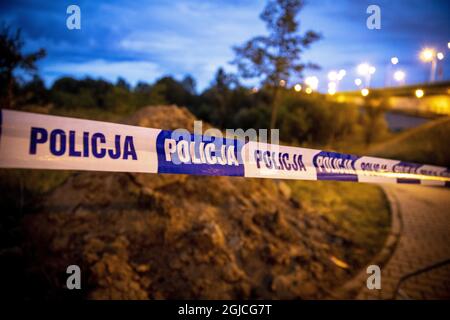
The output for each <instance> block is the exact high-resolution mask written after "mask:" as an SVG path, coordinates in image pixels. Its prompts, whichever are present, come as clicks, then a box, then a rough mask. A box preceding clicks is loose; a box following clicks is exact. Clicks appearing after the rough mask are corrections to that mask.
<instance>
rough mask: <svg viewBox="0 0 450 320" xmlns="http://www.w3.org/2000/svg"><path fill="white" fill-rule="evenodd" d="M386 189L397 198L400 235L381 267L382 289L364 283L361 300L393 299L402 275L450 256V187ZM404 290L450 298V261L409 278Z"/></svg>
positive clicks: (410, 293)
mask: <svg viewBox="0 0 450 320" xmlns="http://www.w3.org/2000/svg"><path fill="white" fill-rule="evenodd" d="M386 188H388V191H389V192H390V193H391V194H392V195H393V196H394V198H396V200H397V205H398V208H399V211H400V216H401V220H402V232H401V237H400V240H399V243H398V246H397V247H396V249H395V251H394V253H393V255H392V256H391V258H390V260H389V261H388V262H387V264H386V265H385V266H384V267H383V268H382V269H381V290H368V289H366V288H365V286H364V289H363V290H362V291H360V293H359V295H358V298H359V299H391V298H392V295H393V291H394V288H395V286H396V284H397V283H398V280H399V279H400V277H402V276H403V275H405V274H408V273H411V272H413V271H415V270H417V269H420V268H423V267H426V266H429V265H432V264H435V263H436V262H439V261H442V260H445V259H450V189H446V188H434V187H422V186H417V185H389V186H386ZM401 293H402V294H403V297H404V298H405V297H408V298H411V299H450V264H447V265H445V266H443V267H440V268H437V269H434V270H432V271H428V272H426V273H424V274H422V275H419V276H416V277H413V278H411V279H409V280H406V282H404V284H403V285H402V286H401ZM397 298H402V297H397Z"/></svg>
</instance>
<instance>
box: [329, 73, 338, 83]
mask: <svg viewBox="0 0 450 320" xmlns="http://www.w3.org/2000/svg"><path fill="white" fill-rule="evenodd" d="M337 78H338V73H337V72H336V71H330V72H328V80H330V81H336V80H337Z"/></svg>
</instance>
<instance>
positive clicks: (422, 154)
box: [368, 117, 450, 167]
mask: <svg viewBox="0 0 450 320" xmlns="http://www.w3.org/2000/svg"><path fill="white" fill-rule="evenodd" d="M449 137H450V117H446V118H440V119H437V120H433V121H429V122H427V123H425V124H423V125H421V126H419V127H416V128H413V129H410V130H408V131H405V132H403V133H400V134H398V135H396V136H395V137H394V138H392V139H390V140H388V141H386V142H382V143H378V144H376V145H374V146H373V147H371V148H370V149H369V151H368V154H369V155H373V156H377V157H383V158H390V159H399V160H404V161H410V162H418V163H426V164H434V165H440V166H447V167H450V148H449V147H448V139H449Z"/></svg>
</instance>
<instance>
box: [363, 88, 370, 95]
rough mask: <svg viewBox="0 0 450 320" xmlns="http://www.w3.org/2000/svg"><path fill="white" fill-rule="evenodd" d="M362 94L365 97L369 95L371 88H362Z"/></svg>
mask: <svg viewBox="0 0 450 320" xmlns="http://www.w3.org/2000/svg"><path fill="white" fill-rule="evenodd" d="M361 95H362V96H363V97H367V96H368V95H369V89H367V88H364V89H362V90H361Z"/></svg>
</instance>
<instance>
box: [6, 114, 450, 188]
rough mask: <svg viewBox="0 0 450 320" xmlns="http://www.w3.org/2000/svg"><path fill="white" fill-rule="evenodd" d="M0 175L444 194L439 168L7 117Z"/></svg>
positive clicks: (444, 177) (443, 171) (449, 178)
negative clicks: (58, 173) (215, 179)
mask: <svg viewBox="0 0 450 320" xmlns="http://www.w3.org/2000/svg"><path fill="white" fill-rule="evenodd" d="M0 167H2V168H26V169H61V170H94V171H118V172H144V173H175V174H194V175H212V176H243V177H253V178H277V179H300V180H338V181H355V182H373V183H416V184H423V185H433V186H447V187H448V186H450V170H449V169H448V168H445V167H438V166H433V165H426V164H416V163H409V162H404V161H398V160H390V159H382V158H375V157H366V156H362V157H359V156H355V155H349V154H342V153H337V152H328V151H322V150H314V149H306V148H297V147H288V146H281V145H276V144H267V143H260V142H254V141H250V142H244V141H243V140H240V139H230V138H223V137H212V136H205V135H194V134H190V133H188V134H180V133H179V132H178V131H167V130H161V129H152V128H144V127H137V126H130V125H123V124H114V123H108V122H100V121H93V120H83V119H75V118H67V117H59V116H49V115H43V114H34V113H27V112H20V111H12V110H1V112H0Z"/></svg>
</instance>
